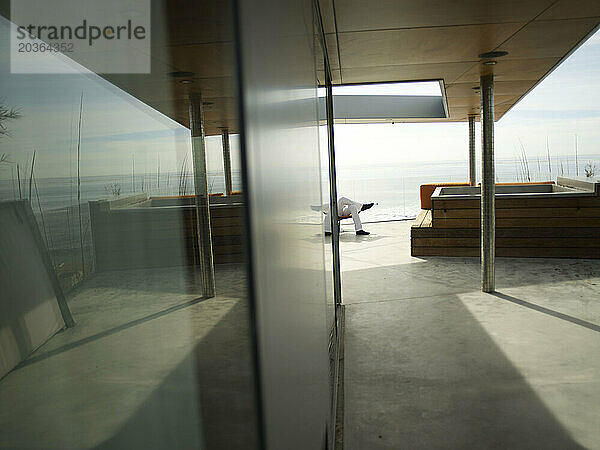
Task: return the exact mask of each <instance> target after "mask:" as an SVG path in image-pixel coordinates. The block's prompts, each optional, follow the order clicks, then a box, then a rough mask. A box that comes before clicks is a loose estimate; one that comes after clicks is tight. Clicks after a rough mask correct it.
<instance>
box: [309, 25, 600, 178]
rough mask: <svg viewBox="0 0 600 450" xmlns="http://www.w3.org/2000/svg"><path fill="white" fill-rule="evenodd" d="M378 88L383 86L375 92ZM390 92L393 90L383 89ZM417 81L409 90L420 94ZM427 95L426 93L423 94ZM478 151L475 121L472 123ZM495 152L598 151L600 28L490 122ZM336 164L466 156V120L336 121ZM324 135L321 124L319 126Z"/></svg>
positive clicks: (513, 154) (502, 155) (506, 155)
mask: <svg viewBox="0 0 600 450" xmlns="http://www.w3.org/2000/svg"><path fill="white" fill-rule="evenodd" d="M377 93H379V94H383V93H385V92H384V91H381V90H380V91H379V92H377ZM389 93H390V94H396V92H389ZM422 93H423V87H417V91H415V92H414V94H422ZM426 95H428V94H426ZM476 132H477V137H476V143H477V148H478V150H477V151H478V152H479V148H480V139H481V138H480V134H479V124H477V125H476ZM494 132H495V154H496V158H497V159H500V158H515V157H517V152H519V151H520V150H519V149H520V145H521V144H522V145H523V147H524V148H525V150H526V152H527V156H528V157H530V158H537V156H546V154H547V150H546V142H548V147H549V148H550V152H551V155H568V154H574V151H575V136H577V146H578V153H579V155H582V158H583V155H598V154H600V147H599V143H600V31H599V32H597V33H596V34H595V35H593V36H592V37H590V39H588V41H586V42H585V43H584V44H583V45H582V46H581V47H580V48H579V49H577V50H576V51H575V52H574V53H573V54H572V55H571V56H570V57H569V58H567V59H566V60H565V61H564V62H563V63H562V64H561V65H560V66H558V68H556V70H554V72H552V73H551V74H550V75H549V76H548V77H547V78H546V79H544V80H543V81H542V82H541V83H540V84H539V85H538V86H537V87H536V88H535V89H533V90H532V91H531V92H530V93H529V94H527V95H526V96H525V97H524V98H523V99H521V101H520V102H519V103H517V104H516V105H515V106H514V107H513V108H512V109H511V110H510V111H509V112H508V113H507V114H505V115H504V116H503V117H502V118H501V119H500V120H499V121H498V122H496V126H495V131H494ZM335 139H336V142H335V144H336V163H337V165H338V167H340V168H343V167H344V166H357V165H361V164H362V165H364V164H365V163H368V162H369V161H380V162H381V163H382V164H390V163H392V164H393V163H402V162H407V161H409V162H410V161H431V162H435V161H456V160H463V159H466V158H467V155H468V153H467V152H468V128H467V123H419V124H415V123H396V124H361V125H356V124H353V125H342V124H340V125H336V129H335ZM321 140H322V141H323V140H325V130H321Z"/></svg>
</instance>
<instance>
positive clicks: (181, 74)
mask: <svg viewBox="0 0 600 450" xmlns="http://www.w3.org/2000/svg"><path fill="white" fill-rule="evenodd" d="M168 75H169V76H170V77H173V78H190V77H193V76H194V75H195V73H194V72H181V71H176V72H169V73H168Z"/></svg>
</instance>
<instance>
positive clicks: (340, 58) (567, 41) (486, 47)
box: [320, 0, 600, 121]
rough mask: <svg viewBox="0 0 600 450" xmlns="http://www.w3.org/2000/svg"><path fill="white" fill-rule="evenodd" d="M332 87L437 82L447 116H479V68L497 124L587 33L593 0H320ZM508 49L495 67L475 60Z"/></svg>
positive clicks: (595, 13) (597, 4)
mask: <svg viewBox="0 0 600 450" xmlns="http://www.w3.org/2000/svg"><path fill="white" fill-rule="evenodd" d="M320 5H321V14H322V17H323V26H324V28H325V33H326V38H327V46H328V54H329V58H330V65H331V67H332V69H333V73H332V76H333V82H334V84H352V83H375V82H377V83H380V82H387V81H415V80H437V79H440V80H443V82H444V85H445V90H446V97H447V102H448V110H449V118H447V119H442V120H450V121H464V120H467V117H468V115H469V114H472V113H478V112H479V109H478V106H479V95H478V94H476V92H475V90H474V89H473V88H475V87H477V86H478V85H479V76H480V71H481V69H482V67H484V68H486V69H490V70H492V71H493V73H494V75H495V80H496V83H495V100H496V107H495V113H496V119H499V118H501V117H502V116H503V115H504V114H505V113H506V112H507V111H508V110H509V109H510V108H511V107H512V106H513V105H514V104H515V103H516V102H517V101H518V100H519V99H520V98H522V97H523V96H524V95H525V94H526V93H527V92H528V91H529V90H531V89H532V88H533V87H534V86H535V85H536V84H537V83H539V82H540V80H541V79H543V78H544V76H545V75H547V74H548V73H549V72H550V71H551V70H552V69H553V68H554V67H556V66H557V65H558V64H560V62H561V61H562V60H563V59H564V58H565V57H566V56H568V55H569V54H570V52H571V51H572V50H573V49H574V48H576V47H577V46H578V45H579V44H580V43H581V42H582V41H583V40H585V38H586V37H587V36H588V35H590V33H592V32H593V31H594V29H595V28H596V27H597V25H598V23H599V22H600V1H599V0H558V1H552V0H479V1H474V0H454V1H448V0H419V1H413V0H370V1H365V0H320ZM493 50H501V51H507V52H508V55H507V56H504V57H502V58H498V59H496V61H497V64H496V65H494V66H482V64H481V63H482V62H483V61H486V60H485V59H482V58H480V57H479V55H480V54H482V53H485V52H490V51H493Z"/></svg>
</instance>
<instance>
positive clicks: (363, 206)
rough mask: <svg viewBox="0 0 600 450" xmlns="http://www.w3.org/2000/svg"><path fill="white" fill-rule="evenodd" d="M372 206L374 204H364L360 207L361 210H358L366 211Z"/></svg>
mask: <svg viewBox="0 0 600 450" xmlns="http://www.w3.org/2000/svg"><path fill="white" fill-rule="evenodd" d="M374 204H375V203H365V204H364V205H362V208H360V210H361V211H366V210H367V209H369V208H372V207H373V205H374Z"/></svg>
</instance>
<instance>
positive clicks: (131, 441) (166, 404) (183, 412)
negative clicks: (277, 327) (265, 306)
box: [95, 301, 259, 450]
mask: <svg viewBox="0 0 600 450" xmlns="http://www.w3.org/2000/svg"><path fill="white" fill-rule="evenodd" d="M248 323H249V318H248V308H247V306H246V305H245V303H244V302H243V301H239V302H237V304H236V305H235V306H234V307H233V308H232V309H231V310H230V311H229V312H228V313H227V314H226V315H225V316H224V317H223V318H222V319H221V320H220V321H219V322H218V323H217V324H215V326H214V327H213V328H212V330H211V331H210V332H209V333H208V334H207V335H206V337H205V338H204V339H202V341H201V342H199V343H198V344H197V345H196V347H195V348H194V350H193V351H192V352H191V353H190V354H189V355H188V356H187V357H186V358H185V360H184V361H183V362H181V363H180V364H179V365H178V366H177V367H176V368H175V369H174V370H173V371H172V372H171V373H170V374H169V376H168V377H167V378H166V379H165V380H164V381H163V383H161V385H160V386H159V387H158V388H157V389H156V390H155V391H154V392H153V393H152V395H151V396H150V397H149V398H148V400H146V401H145V402H144V403H143V404H142V405H141V407H140V408H139V409H138V410H137V411H136V412H135V414H134V415H133V416H132V417H131V418H130V419H129V420H128V421H127V422H126V423H125V424H124V425H123V426H122V427H121V429H119V430H118V431H117V432H116V434H115V435H114V436H113V437H112V438H110V439H109V440H107V441H105V442H103V443H102V444H100V445H98V446H97V447H95V448H96V449H128V450H129V449H133V448H143V449H193V448H210V449H250V450H252V449H255V448H259V445H258V444H259V441H258V433H257V430H258V427H257V423H258V419H257V415H256V398H255V382H254V380H255V379H254V373H253V371H252V364H251V361H252V346H251V343H250V342H251V341H250V338H249V326H248Z"/></svg>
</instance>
